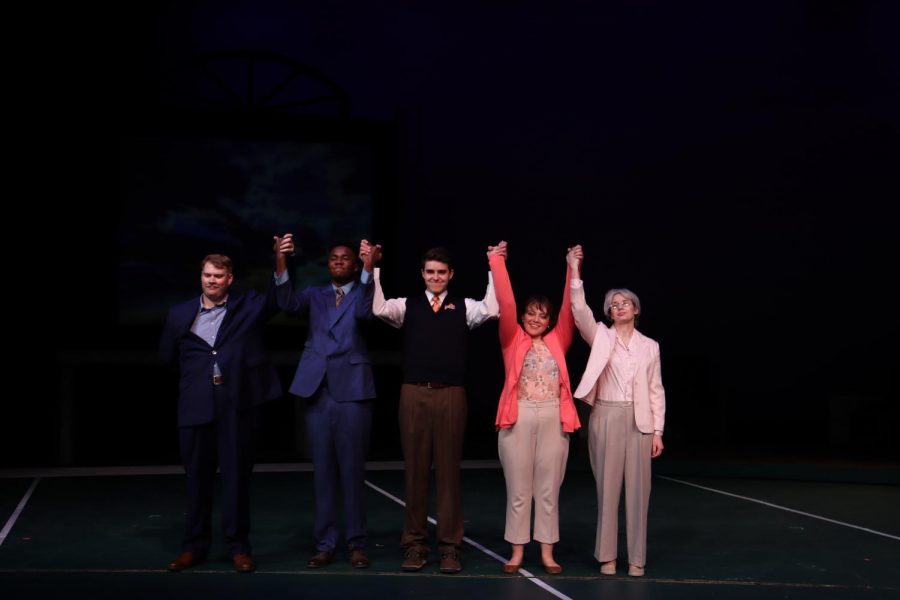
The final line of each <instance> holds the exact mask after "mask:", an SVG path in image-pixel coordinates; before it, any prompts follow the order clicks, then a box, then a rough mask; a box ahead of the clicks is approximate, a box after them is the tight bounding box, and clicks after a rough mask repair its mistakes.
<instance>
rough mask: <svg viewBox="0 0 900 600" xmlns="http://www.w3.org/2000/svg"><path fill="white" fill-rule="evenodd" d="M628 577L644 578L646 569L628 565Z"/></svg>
mask: <svg viewBox="0 0 900 600" xmlns="http://www.w3.org/2000/svg"><path fill="white" fill-rule="evenodd" d="M628 575H629V576H631V577H643V576H644V567H639V566H637V565H628Z"/></svg>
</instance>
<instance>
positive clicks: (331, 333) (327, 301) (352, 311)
mask: <svg viewBox="0 0 900 600" xmlns="http://www.w3.org/2000/svg"><path fill="white" fill-rule="evenodd" d="M292 281H293V280H289V282H292ZM275 289H276V297H277V298H278V306H279V308H281V310H283V311H285V312H288V313H293V314H309V333H308V335H307V336H306V343H305V344H304V345H303V354H302V355H301V356H300V364H299V365H298V366H297V372H296V374H295V375H294V381H293V382H292V383H291V387H290V392H291V393H292V394H296V395H297V396H301V397H304V398H308V397H310V396H312V395H313V394H315V393H316V390H318V389H319V385H320V384H321V383H322V379H323V378H324V377H325V376H326V375H327V376H328V388H329V389H330V391H331V395H332V396H333V397H334V399H335V400H337V401H339V402H356V401H360V400H368V399H370V398H374V397H375V380H374V378H373V376H372V362H371V361H370V360H369V355H368V353H367V352H366V343H365V340H364V338H363V336H362V332H361V331H360V324H361V323H363V322H365V321H368V320H370V319H371V318H372V297H373V295H374V290H375V286H374V282H373V281H372V280H370V281H369V283H367V284H363V283H362V282H361V281H357V282H356V284H355V285H354V286H353V289H352V290H350V293H349V294H347V295H346V296H345V297H344V299H343V300H342V301H341V305H340V306H338V307H335V305H334V289H333V288H332V287H331V284H329V285H324V286H312V287H308V288H306V289H304V290H303V291H302V292H299V293H296V294H295V293H294V290H293V284H292V283H284V284H282V285H279V286H276V288H275Z"/></svg>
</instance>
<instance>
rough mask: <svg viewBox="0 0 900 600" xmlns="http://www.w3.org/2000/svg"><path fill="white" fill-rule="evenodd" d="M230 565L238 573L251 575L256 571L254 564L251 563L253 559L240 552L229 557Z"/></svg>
mask: <svg viewBox="0 0 900 600" xmlns="http://www.w3.org/2000/svg"><path fill="white" fill-rule="evenodd" d="M231 564H233V565H234V570H235V571H237V572H238V573H252V572H253V571H255V570H256V563H254V562H253V558H252V557H251V556H250V555H249V554H243V553H241V552H238V553H237V554H235V555H234V556H232V557H231Z"/></svg>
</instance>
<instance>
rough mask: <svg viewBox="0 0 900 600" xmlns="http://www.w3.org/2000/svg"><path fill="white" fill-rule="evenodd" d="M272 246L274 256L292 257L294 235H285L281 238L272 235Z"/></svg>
mask: <svg viewBox="0 0 900 600" xmlns="http://www.w3.org/2000/svg"><path fill="white" fill-rule="evenodd" d="M272 239H273V240H274V244H273V245H272V250H273V251H274V252H275V256H293V255H294V234H293V233H285V234H284V235H283V236H277V235H273V236H272Z"/></svg>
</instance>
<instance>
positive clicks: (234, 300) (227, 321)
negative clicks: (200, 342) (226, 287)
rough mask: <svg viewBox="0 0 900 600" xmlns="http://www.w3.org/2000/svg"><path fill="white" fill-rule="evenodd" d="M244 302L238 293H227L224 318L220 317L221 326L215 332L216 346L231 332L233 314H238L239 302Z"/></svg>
mask: <svg viewBox="0 0 900 600" xmlns="http://www.w3.org/2000/svg"><path fill="white" fill-rule="evenodd" d="M243 303H244V296H243V295H240V294H229V295H228V304H227V305H226V310H225V318H224V319H222V326H221V327H219V332H218V333H217V334H216V346H220V345H221V344H222V342H223V341H225V338H226V337H228V334H229V333H231V330H232V329H233V325H234V319H235V315H236V314H238V312H239V310H240V306H241V304H243Z"/></svg>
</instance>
